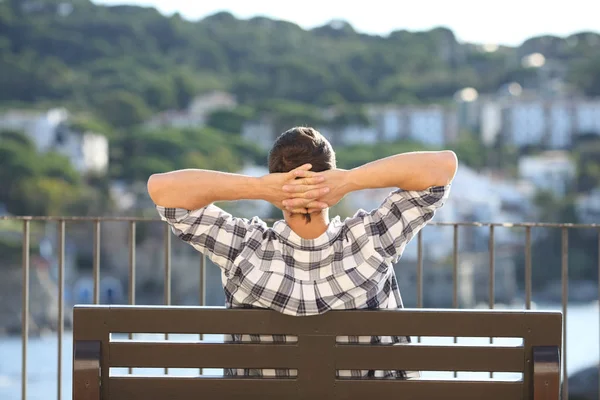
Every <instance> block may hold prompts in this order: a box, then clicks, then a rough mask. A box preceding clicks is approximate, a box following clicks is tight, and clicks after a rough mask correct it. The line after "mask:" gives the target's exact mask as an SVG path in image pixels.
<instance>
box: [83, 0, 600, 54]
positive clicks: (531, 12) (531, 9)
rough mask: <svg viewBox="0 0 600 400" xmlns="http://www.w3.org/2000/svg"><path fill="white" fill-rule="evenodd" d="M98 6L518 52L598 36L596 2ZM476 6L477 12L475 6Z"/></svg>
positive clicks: (170, 1)
mask: <svg viewBox="0 0 600 400" xmlns="http://www.w3.org/2000/svg"><path fill="white" fill-rule="evenodd" d="M93 1H94V2H95V3H98V4H110V5H114V4H135V5H141V6H152V7H155V8H157V9H158V10H159V11H161V12H162V13H164V14H172V13H174V12H179V13H180V14H181V15H183V16H184V17H185V18H187V19H190V20H198V19H201V18H203V17H205V16H207V15H211V14H214V13H216V12H219V11H229V12H231V13H232V14H234V15H235V16H236V17H238V18H251V17H254V16H257V15H260V16H266V17H271V18H275V19H283V20H287V21H291V22H295V23H296V24H298V25H300V26H302V27H303V28H313V27H315V26H320V25H324V24H326V23H327V22H329V21H331V20H332V19H342V20H345V21H347V22H349V23H350V24H351V25H352V26H353V27H354V29H356V30H358V31H360V32H366V33H372V34H383V35H385V34H388V33H389V32H391V31H394V30H399V29H408V30H411V31H421V30H428V29H431V28H433V27H437V26H445V27H448V28H450V29H452V30H453V31H454V33H455V34H456V36H457V37H458V39H459V40H461V41H465V42H472V43H481V44H505V45H512V46H516V45H519V44H521V43H522V42H523V41H524V40H526V39H528V38H530V37H532V36H539V35H545V34H552V35H557V36H567V35H570V34H572V33H576V32H581V31H595V32H600V22H599V21H600V20H599V19H598V11H597V10H598V9H600V7H598V6H593V5H592V4H594V3H595V2H596V1H595V0H569V1H565V0H560V1H559V0H502V1H496V2H489V1H486V2H483V1H477V0H404V1H400V0H396V1H394V0H367V1H364V0H363V1H354V2H352V1H348V0H346V1H342V0H300V1H299V0H284V1H276V0H220V1H207V0H93ZM477 4H479V6H477Z"/></svg>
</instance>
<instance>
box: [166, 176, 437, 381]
mask: <svg viewBox="0 0 600 400" xmlns="http://www.w3.org/2000/svg"><path fill="white" fill-rule="evenodd" d="M448 192H449V186H446V187H441V186H438V187H432V188H430V189H427V190H423V191H402V190H397V191H394V192H393V193H391V194H390V195H389V196H388V197H387V198H386V200H385V201H384V202H383V204H382V205H381V206H380V207H379V208H377V209H375V210H373V211H371V212H366V211H363V210H361V211H359V212H357V213H356V214H355V215H354V216H353V217H352V218H348V219H346V220H345V221H341V220H340V219H339V218H335V219H333V220H332V221H331V222H330V223H329V225H328V227H327V230H326V231H325V232H324V233H323V234H322V235H320V236H319V237H317V238H315V239H304V238H301V237H300V236H299V235H297V234H296V233H295V232H294V231H293V230H292V229H291V228H290V226H289V225H288V224H287V223H286V222H285V221H278V222H276V223H275V224H274V225H273V227H272V228H269V227H268V226H267V225H266V224H265V223H264V222H263V221H262V220H260V219H258V218H254V219H252V220H246V219H240V218H235V217H233V216H231V215H230V214H228V213H226V212H224V211H223V210H221V209H220V208H219V207H216V206H214V205H212V204H211V205H208V206H206V207H203V208H201V209H198V210H194V211H187V210H185V209H176V208H164V207H160V206H159V207H157V209H158V211H159V213H160V215H161V217H162V218H163V219H164V220H165V221H167V222H168V223H169V224H170V225H171V226H172V228H173V231H174V233H175V234H177V235H178V236H179V237H180V238H181V239H182V240H184V241H186V242H188V243H189V244H190V245H192V246H193V247H194V248H196V249H197V250H198V251H200V252H202V253H204V254H206V255H207V256H208V257H209V258H210V259H211V260H212V261H213V262H214V263H215V264H216V265H218V266H219V267H220V268H221V269H222V281H223V286H224V290H225V296H226V301H227V306H228V307H233V308H237V307H256V308H269V309H273V310H276V311H278V312H281V313H285V314H288V315H294V316H308V315H317V314H322V313H325V312H327V311H329V310H349V309H382V308H383V309H385V308H401V307H402V299H401V296H400V291H399V289H398V284H397V281H396V277H395V274H394V269H393V264H394V262H396V261H397V260H398V258H400V256H401V255H402V252H403V251H404V248H405V246H406V245H407V244H408V242H409V241H410V240H411V239H412V238H413V237H414V235H416V233H417V232H418V231H419V230H420V229H422V227H423V226H425V224H426V223H427V222H428V221H429V220H430V219H431V218H432V217H433V215H434V212H435V210H436V209H438V208H439V207H441V206H442V205H443V203H444V201H445V199H446V198H447V196H448ZM227 336H228V337H226V341H229V342H281V343H290V342H294V341H296V340H297V337H292V336H283V335H277V336H273V335H227ZM338 342H341V343H382V344H400V343H409V342H410V339H409V338H408V337H339V338H338ZM226 373H227V374H228V375H244V376H284V377H287V376H294V375H295V374H296V371H293V370H274V369H271V370H267V369H264V370H248V369H238V370H235V369H234V370H227V371H226ZM338 375H339V376H342V377H344V376H347V377H350V376H354V377H358V376H376V377H394V378H405V377H416V376H418V372H407V371H338Z"/></svg>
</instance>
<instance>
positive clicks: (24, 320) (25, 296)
mask: <svg viewBox="0 0 600 400" xmlns="http://www.w3.org/2000/svg"><path fill="white" fill-rule="evenodd" d="M29 253H30V221H29V220H28V219H26V220H24V221H23V266H22V268H23V292H22V301H21V302H22V305H21V400H27V342H28V340H29Z"/></svg>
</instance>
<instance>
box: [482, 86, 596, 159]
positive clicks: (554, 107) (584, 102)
mask: <svg viewBox="0 0 600 400" xmlns="http://www.w3.org/2000/svg"><path fill="white" fill-rule="evenodd" d="M498 114H500V118H498ZM498 124H500V127H498ZM481 134H482V138H483V140H484V142H485V143H486V144H492V143H493V142H494V140H495V137H496V136H497V135H498V134H502V135H503V136H504V138H505V140H506V142H507V143H509V144H512V145H514V146H517V147H524V146H542V147H545V148H548V149H553V150H560V149H566V148H568V147H570V146H571V145H572V144H573V142H574V140H576V138H577V135H581V134H595V135H600V100H598V99H594V100H590V99H581V98H552V99H541V98H519V97H512V98H503V99H496V100H488V101H487V102H486V103H484V104H483V105H482V108H481Z"/></svg>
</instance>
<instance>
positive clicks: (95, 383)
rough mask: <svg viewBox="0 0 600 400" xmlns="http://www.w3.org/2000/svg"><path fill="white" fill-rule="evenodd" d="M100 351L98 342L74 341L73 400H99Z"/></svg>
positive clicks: (100, 344)
mask: <svg viewBox="0 0 600 400" xmlns="http://www.w3.org/2000/svg"><path fill="white" fill-rule="evenodd" d="M101 349H102V343H101V342H100V341H96V340H75V341H74V343H73V400H100V384H101V370H100V354H101Z"/></svg>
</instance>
